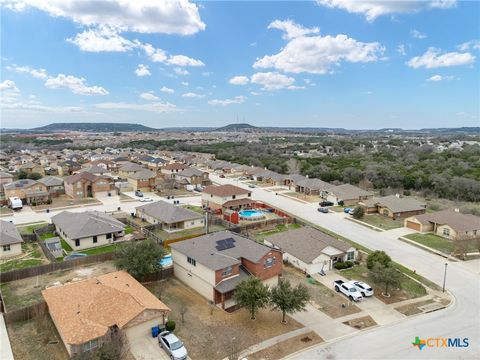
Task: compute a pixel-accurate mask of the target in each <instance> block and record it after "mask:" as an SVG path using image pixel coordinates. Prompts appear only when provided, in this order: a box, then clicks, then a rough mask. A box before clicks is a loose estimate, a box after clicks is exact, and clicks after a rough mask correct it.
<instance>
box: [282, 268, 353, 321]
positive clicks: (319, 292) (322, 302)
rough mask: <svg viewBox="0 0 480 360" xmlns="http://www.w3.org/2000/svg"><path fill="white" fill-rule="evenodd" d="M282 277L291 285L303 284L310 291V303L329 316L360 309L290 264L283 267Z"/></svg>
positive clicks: (342, 314)
mask: <svg viewBox="0 0 480 360" xmlns="http://www.w3.org/2000/svg"><path fill="white" fill-rule="evenodd" d="M283 277H284V278H285V279H288V280H290V282H291V284H292V285H293V286H296V285H298V284H303V285H305V286H306V287H307V288H308V290H309V292H310V295H311V303H312V305H313V306H315V307H316V308H317V309H318V310H320V311H322V312H324V313H325V314H327V315H328V316H330V317H331V318H338V317H342V316H346V315H351V314H355V313H358V312H360V311H361V310H360V308H359V307H358V306H356V305H354V304H350V302H349V301H348V299H347V298H346V297H344V296H342V295H339V294H337V293H336V292H335V291H333V290H331V289H329V288H327V287H326V286H325V285H323V284H321V283H320V282H318V281H317V280H315V279H313V278H306V277H305V275H304V274H303V273H302V272H301V271H299V270H297V269H295V268H293V267H291V266H284V267H283ZM342 305H344V306H342Z"/></svg>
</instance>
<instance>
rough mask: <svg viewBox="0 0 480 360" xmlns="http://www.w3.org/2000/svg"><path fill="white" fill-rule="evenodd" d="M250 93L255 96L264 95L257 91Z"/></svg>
mask: <svg viewBox="0 0 480 360" xmlns="http://www.w3.org/2000/svg"><path fill="white" fill-rule="evenodd" d="M250 94H252V95H253V96H260V95H262V93H261V92H256V91H250Z"/></svg>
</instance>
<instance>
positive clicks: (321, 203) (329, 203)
mask: <svg viewBox="0 0 480 360" xmlns="http://www.w3.org/2000/svg"><path fill="white" fill-rule="evenodd" d="M318 205H320V206H321V207H325V206H333V205H334V204H333V202H331V201H321V202H319V203H318Z"/></svg>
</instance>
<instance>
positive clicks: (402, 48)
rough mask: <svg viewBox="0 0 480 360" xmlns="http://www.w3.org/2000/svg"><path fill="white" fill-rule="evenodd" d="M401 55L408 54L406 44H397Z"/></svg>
mask: <svg viewBox="0 0 480 360" xmlns="http://www.w3.org/2000/svg"><path fill="white" fill-rule="evenodd" d="M396 51H397V52H398V53H399V54H400V55H402V56H406V55H407V50H406V49H405V45H404V44H399V45H398V46H397V50H396Z"/></svg>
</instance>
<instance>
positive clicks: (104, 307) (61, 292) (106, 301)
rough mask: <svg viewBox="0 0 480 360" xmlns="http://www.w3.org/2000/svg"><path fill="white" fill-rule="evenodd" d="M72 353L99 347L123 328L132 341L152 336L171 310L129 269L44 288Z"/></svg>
mask: <svg viewBox="0 0 480 360" xmlns="http://www.w3.org/2000/svg"><path fill="white" fill-rule="evenodd" d="M42 295H43V298H44V299H45V302H46V303H47V307H48V312H49V313H50V316H51V318H52V320H53V323H54V324H55V327H56V328H57V330H58V333H59V335H60V338H61V339H62V341H63V343H64V345H65V348H66V349H67V351H68V353H69V355H70V356H75V355H79V354H81V353H84V352H88V351H91V350H95V349H96V348H98V347H100V346H102V345H103V344H104V343H106V342H109V341H110V340H111V339H112V336H114V335H115V332H117V331H121V332H123V333H124V334H125V335H126V338H127V339H128V341H129V342H131V343H132V342H134V341H135V339H136V338H138V337H139V336H145V337H147V336H151V329H152V327H154V326H158V325H159V324H163V323H165V321H166V319H167V315H168V313H169V312H170V309H169V308H168V307H167V306H166V305H165V304H164V303H162V302H161V301H160V300H158V299H157V298H156V297H155V296H154V295H153V294H152V293H151V292H149V291H148V290H147V289H146V288H145V287H143V286H142V284H140V283H139V282H138V281H137V280H135V279H134V278H133V277H132V276H131V275H129V274H128V273H126V272H125V271H116V272H112V273H109V274H105V275H100V276H97V277H93V278H90V279H86V280H81V281H72V282H68V283H65V284H64V285H60V286H54V287H51V288H48V289H45V290H43V291H42Z"/></svg>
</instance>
